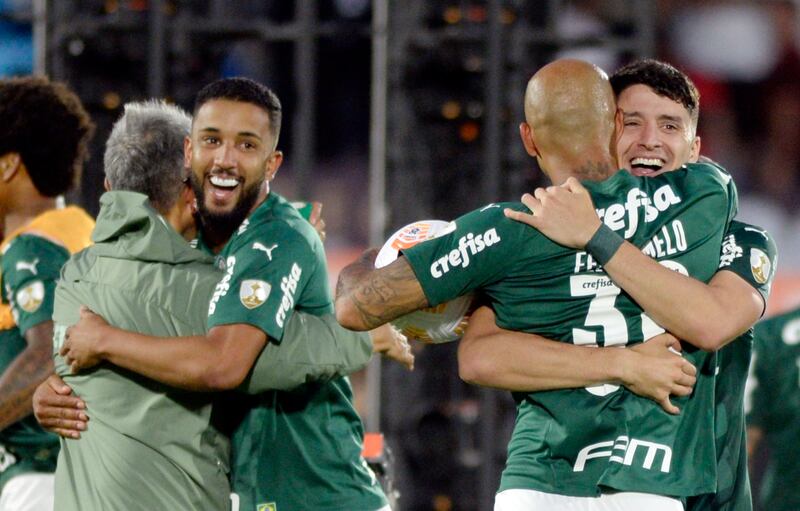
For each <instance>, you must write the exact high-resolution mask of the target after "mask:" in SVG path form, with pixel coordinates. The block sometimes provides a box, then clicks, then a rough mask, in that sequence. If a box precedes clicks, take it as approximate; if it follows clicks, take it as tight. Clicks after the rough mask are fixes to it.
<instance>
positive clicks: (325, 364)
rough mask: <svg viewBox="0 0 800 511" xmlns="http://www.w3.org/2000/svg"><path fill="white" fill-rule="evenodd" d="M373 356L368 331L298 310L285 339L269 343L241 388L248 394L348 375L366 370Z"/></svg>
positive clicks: (332, 317) (292, 318) (285, 388)
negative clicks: (352, 329)
mask: <svg viewBox="0 0 800 511" xmlns="http://www.w3.org/2000/svg"><path fill="white" fill-rule="evenodd" d="M371 356H372V341H371V340H370V336H369V333H367V332H353V331H350V330H347V329H345V328H343V327H342V326H340V325H339V323H338V322H337V321H336V317H335V316H334V315H333V314H326V315H323V316H314V315H311V314H307V313H304V312H300V311H295V314H293V315H292V316H291V318H290V319H289V321H288V322H287V325H286V331H285V332H284V341H283V342H281V343H280V344H274V343H271V342H268V343H267V345H266V346H265V347H264V350H263V351H262V352H261V354H260V355H259V356H258V359H256V363H255V364H254V366H253V369H252V370H251V371H250V374H248V376H247V378H245V381H244V382H243V383H242V385H241V386H240V387H239V390H240V391H241V392H246V393H248V394H258V393H260V392H265V391H267V390H290V389H292V388H294V387H297V386H298V385H302V384H303V383H306V382H310V381H320V380H329V379H332V378H337V377H340V376H345V375H348V374H350V373H353V372H356V371H358V370H360V369H363V368H364V367H365V366H366V365H367V362H369V359H370V357H371Z"/></svg>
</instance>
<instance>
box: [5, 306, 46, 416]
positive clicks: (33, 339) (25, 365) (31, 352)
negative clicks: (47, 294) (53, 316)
mask: <svg viewBox="0 0 800 511" xmlns="http://www.w3.org/2000/svg"><path fill="white" fill-rule="evenodd" d="M25 341H26V342H27V343H28V345H27V346H26V347H25V349H24V350H23V351H22V352H21V353H20V354H19V355H18V356H17V358H15V359H14V361H13V362H12V363H11V365H9V366H8V368H7V369H6V370H5V372H3V375H2V376H0V430H2V429H5V428H6V427H8V426H9V425H11V424H13V423H15V422H17V421H18V420H20V419H23V418H25V417H26V416H28V415H30V414H31V413H32V411H33V407H32V405H31V398H32V397H33V393H34V391H35V390H36V387H37V386H38V385H39V384H40V383H42V382H43V381H44V380H45V378H47V377H48V376H49V375H51V374H53V322H52V321H45V322H43V323H39V324H38V325H36V326H34V327H32V328H29V329H28V330H27V331H26V332H25Z"/></svg>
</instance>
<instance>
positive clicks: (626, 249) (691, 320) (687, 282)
mask: <svg viewBox="0 0 800 511" xmlns="http://www.w3.org/2000/svg"><path fill="white" fill-rule="evenodd" d="M603 268H604V269H605V270H606V273H608V275H609V276H610V277H611V279H612V280H613V281H614V282H615V283H616V284H617V285H619V287H621V288H622V289H624V290H625V291H627V292H628V294H630V295H631V296H632V297H633V299H634V300H636V302H637V303H638V304H639V305H640V306H641V307H642V308H643V309H644V310H645V312H647V314H648V315H649V316H650V317H651V318H652V319H653V320H654V321H655V322H656V323H658V324H659V325H661V326H663V327H664V328H666V329H667V330H669V331H670V332H672V333H673V334H675V335H676V336H678V337H679V338H681V339H684V340H686V341H687V342H689V343H691V344H693V345H694V346H696V347H698V348H700V349H703V350H707V351H714V350H717V349H719V348H721V347H722V346H724V345H725V344H727V343H728V342H730V341H732V340H733V339H735V338H736V337H738V336H739V335H741V334H742V333H744V332H745V331H747V329H748V328H750V327H751V326H753V324H754V323H755V322H756V321H757V320H758V318H759V317H761V314H762V313H763V311H764V307H765V304H764V299H763V298H762V296H761V295H760V294H759V293H758V291H756V289H755V288H754V287H753V286H751V285H750V284H748V283H747V282H746V281H745V280H744V279H743V278H741V277H740V276H738V275H737V274H735V273H733V272H731V271H725V270H723V271H718V272H717V273H715V274H714V276H713V277H712V278H711V280H710V281H709V283H708V284H704V283H703V282H700V281H699V280H696V279H693V278H691V277H687V276H685V275H682V274H680V273H678V272H675V271H672V270H670V269H668V268H666V267H665V266H662V265H661V264H659V263H657V262H656V261H654V260H653V259H651V258H650V257H648V256H646V255H645V254H643V253H642V252H641V251H640V250H639V249H637V248H636V247H635V246H634V245H632V244H630V243H628V242H625V243H624V244H623V245H622V246H621V247H620V249H619V251H618V252H617V253H616V254H615V255H614V257H612V258H611V259H610V260H609V261H608V262H607V263H606V264H605V266H604V267H603ZM643 275H644V276H645V278H642V276H643Z"/></svg>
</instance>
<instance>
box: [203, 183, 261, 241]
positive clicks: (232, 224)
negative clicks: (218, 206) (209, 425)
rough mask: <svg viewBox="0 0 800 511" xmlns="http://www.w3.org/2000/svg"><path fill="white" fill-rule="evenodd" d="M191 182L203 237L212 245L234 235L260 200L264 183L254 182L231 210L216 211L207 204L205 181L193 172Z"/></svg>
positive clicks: (243, 192)
mask: <svg viewBox="0 0 800 511" xmlns="http://www.w3.org/2000/svg"><path fill="white" fill-rule="evenodd" d="M189 182H190V183H191V185H192V190H194V195H195V197H196V198H197V212H198V215H199V218H200V229H201V230H202V232H203V238H205V239H206V240H207V241H208V242H209V244H210V245H211V246H217V245H222V244H223V243H226V242H227V241H228V240H229V239H230V238H231V236H233V233H234V232H235V231H236V229H238V228H239V226H240V225H242V222H244V219H245V218H247V215H249V214H250V210H251V209H253V206H254V205H255V203H256V201H257V200H258V192H259V191H260V190H261V186H262V184H263V183H253V184H252V185H250V186H248V187H247V188H245V189H244V190H243V191H242V196H241V197H240V198H239V200H238V201H237V202H236V204H235V205H234V206H233V209H232V210H231V211H230V212H228V213H216V212H214V211H209V209H208V207H207V206H206V195H205V189H204V188H203V181H202V180H201V181H198V180H197V177H196V176H195V175H194V173H192V174H191V175H190V179H189Z"/></svg>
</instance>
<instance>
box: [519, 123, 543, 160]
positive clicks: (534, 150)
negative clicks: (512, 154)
mask: <svg viewBox="0 0 800 511" xmlns="http://www.w3.org/2000/svg"><path fill="white" fill-rule="evenodd" d="M519 136H520V138H521V139H522V145H524V146H525V151H527V153H528V154H529V155H531V156H533V157H534V158H537V157H538V156H539V148H538V147H536V142H535V141H534V139H533V138H534V136H533V129H531V127H530V125H529V124H528V123H527V122H521V123H520V124H519Z"/></svg>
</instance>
